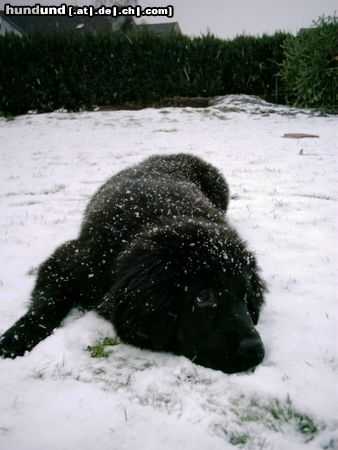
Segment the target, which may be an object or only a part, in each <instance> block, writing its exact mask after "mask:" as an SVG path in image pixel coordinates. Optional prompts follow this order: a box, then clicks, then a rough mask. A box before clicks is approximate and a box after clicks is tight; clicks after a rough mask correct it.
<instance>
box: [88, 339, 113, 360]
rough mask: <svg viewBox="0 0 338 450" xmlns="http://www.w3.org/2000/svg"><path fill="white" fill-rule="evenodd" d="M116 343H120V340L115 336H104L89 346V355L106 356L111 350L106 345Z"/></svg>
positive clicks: (110, 345)
mask: <svg viewBox="0 0 338 450" xmlns="http://www.w3.org/2000/svg"><path fill="white" fill-rule="evenodd" d="M118 344H120V341H119V340H118V339H117V338H109V337H105V338H104V339H102V341H100V342H98V343H97V344H96V345H94V346H93V347H89V351H90V356H91V357H92V358H108V356H109V355H110V353H111V351H109V349H107V347H113V346H115V345H118Z"/></svg>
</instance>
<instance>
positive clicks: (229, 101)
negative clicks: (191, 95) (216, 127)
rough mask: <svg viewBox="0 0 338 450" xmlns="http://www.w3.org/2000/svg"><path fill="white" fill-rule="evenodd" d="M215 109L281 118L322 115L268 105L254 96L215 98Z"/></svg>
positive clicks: (310, 111) (307, 110) (272, 104)
mask: <svg viewBox="0 0 338 450" xmlns="http://www.w3.org/2000/svg"><path fill="white" fill-rule="evenodd" d="M211 105H212V106H213V107H214V108H215V109H217V110H219V111H221V112H246V113H249V114H261V115H269V114H276V113H277V114H280V115H282V116H296V115H297V114H306V115H310V116H320V115H323V113H322V112H320V111H317V110H314V109H300V108H291V107H289V106H286V105H276V104H274V103H268V102H266V101H265V100H263V99H261V98H259V97H256V96H255V95H245V94H241V95H225V96H223V97H215V99H214V100H213V101H212V104H211Z"/></svg>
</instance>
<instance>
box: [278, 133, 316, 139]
mask: <svg viewBox="0 0 338 450" xmlns="http://www.w3.org/2000/svg"><path fill="white" fill-rule="evenodd" d="M283 137H285V138H290V139H303V138H319V136H318V135H317V134H307V133H285V134H284V135H283Z"/></svg>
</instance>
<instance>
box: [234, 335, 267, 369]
mask: <svg viewBox="0 0 338 450" xmlns="http://www.w3.org/2000/svg"><path fill="white" fill-rule="evenodd" d="M238 353H239V355H240V357H241V358H243V359H245V360H246V361H247V362H248V363H250V365H252V366H255V365H257V364H259V363H260V362H261V361H262V360H263V358H264V354H265V352H264V346H263V343H262V341H261V339H260V338H259V337H258V336H254V337H250V338H244V339H242V340H241V341H240V343H239V346H238Z"/></svg>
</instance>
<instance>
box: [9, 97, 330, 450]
mask: <svg viewBox="0 0 338 450" xmlns="http://www.w3.org/2000/svg"><path fill="white" fill-rule="evenodd" d="M293 132H302V133H310V134H316V135H319V138H318V139H285V138H283V137H282V136H283V135H284V134H285V133H293ZM337 134H338V133H337V127H336V119H335V118H334V117H332V116H326V117H325V116H321V115H319V114H315V113H313V112H311V111H305V110H295V109H292V110H288V108H286V107H274V106H272V105H269V104H265V103H264V102H261V101H259V100H258V99H256V98H250V97H247V96H240V97H239V96H237V97H234V96H228V97H226V98H221V99H220V98H218V99H217V101H216V102H215V105H214V106H212V107H210V108H207V109H192V108H182V109H180V108H177V109H175V108H165V109H162V110H156V109H145V110H142V111H112V112H83V113H66V112H55V113H51V114H41V115H25V116H20V117H17V118H15V120H14V121H10V122H6V121H5V120H4V119H0V143H1V144H0V162H1V173H0V176H1V180H2V183H1V185H0V208H1V210H0V212H1V214H0V217H1V219H0V254H1V260H0V333H2V332H4V331H5V330H6V329H7V328H8V327H9V326H10V325H12V324H13V323H14V321H15V320H16V319H18V318H19V317H20V316H21V315H22V314H23V313H24V312H25V311H26V308H27V302H28V300H29V293H30V291H31V289H32V287H33V284H34V277H35V272H36V270H35V268H36V266H38V265H39V264H40V263H41V262H42V261H43V260H44V259H45V258H46V257H47V256H48V255H49V254H50V253H51V252H52V251H53V249H54V248H55V247H56V246H57V245H59V244H61V243H62V242H64V241H65V240H68V239H72V238H74V237H76V236H77V233H78V230H79V226H80V223H81V218H82V214H83V211H84V208H85V206H86V203H87V202H88V199H89V198H90V196H91V195H92V194H93V193H94V192H95V190H96V189H97V188H98V187H99V186H100V185H101V184H102V183H103V182H104V181H105V180H106V179H107V178H108V177H110V176H111V175H113V174H114V173H116V172H118V171H119V170H121V169H123V168H125V167H127V166H129V165H131V164H134V163H137V162H139V161H141V160H143V159H144V158H146V157H147V156H150V155H152V154H155V153H163V154H164V153H172V152H190V153H195V154H196V155H198V156H201V157H203V158H205V159H206V160H208V161H209V162H211V163H213V164H214V165H216V166H217V167H218V168H219V169H220V170H221V171H222V172H223V174H224V175H225V177H226V178H227V180H228V182H229V185H230V189H231V201H230V206H229V211H228V215H229V218H230V221H231V222H232V224H233V225H234V226H235V228H236V229H237V230H238V231H239V233H240V235H241V236H243V237H244V238H245V239H246V240H247V241H248V243H249V247H250V248H251V249H252V250H253V251H255V252H256V254H257V258H258V262H259V264H260V266H261V268H262V273H263V277H264V278H265V280H266V281H267V283H268V286H269V293H268V295H267V299H266V305H265V307H264V309H263V312H262V315H261V319H260V322H259V324H258V327H257V328H258V331H259V333H260V334H261V337H262V339H263V342H264V343H265V347H266V357H265V359H264V361H263V363H262V364H261V365H260V366H259V367H258V368H257V369H256V370H255V371H254V372H253V373H242V374H233V375H227V374H224V373H222V372H218V371H213V370H211V369H206V368H203V367H199V366H197V365H194V364H193V363H192V362H190V361H189V360H187V359H186V358H184V357H179V356H174V355H169V354H160V353H154V352H150V351H144V350H140V349H137V348H133V347H131V346H127V345H124V344H119V345H116V346H114V347H111V348H110V356H109V357H108V358H93V357H91V355H90V352H89V351H88V346H91V345H95V344H96V343H97V342H98V341H99V340H100V339H102V338H103V337H105V336H110V337H114V336H115V334H114V330H113V327H112V326H111V325H110V324H109V323H108V322H107V321H105V320H104V319H102V318H100V317H99V316H98V315H97V314H96V313H94V312H93V311H91V312H88V313H81V312H79V311H76V310H74V311H72V313H71V314H70V316H69V317H68V318H67V319H66V320H65V321H64V323H63V326H62V327H60V328H59V329H57V330H56V331H55V332H54V333H53V335H52V336H50V337H49V338H47V339H46V340H45V341H43V342H41V343H40V344H39V345H38V346H37V347H36V348H35V349H34V350H33V351H32V352H30V353H27V354H26V355H25V356H24V357H20V358H17V359H15V360H4V359H2V360H0V384H1V390H0V449H1V450H45V449H47V448H48V449H49V450H53V449H55V450H73V449H81V450H92V449H99V450H106V449H107V450H108V449H109V450H124V449H125V450H133V449H135V448H139V449H140V450H153V449H154V450H155V449H159V448H160V449H161V450H166V449H168V450H171V449H175V450H177V449H187V450H189V449H197V450H203V449H208V450H209V449H212V450H213V449H215V450H219V449H223V450H224V449H227V448H234V444H236V443H237V444H239V447H241V446H242V447H244V448H248V449H285V448H288V449H291V450H293V449H321V448H323V449H324V448H331V449H333V448H338V420H337V413H336V411H337V398H338V383H337V370H338V364H337V305H336V303H337V266H338V264H337V261H338V258H337V223H338V221H337V215H338V208H337V201H338V195H337V178H338V177H337V168H338V164H337V146H336V143H337V138H338V136H337ZM301 150H302V151H301ZM289 401H291V402H292V408H293V409H294V411H296V413H295V414H294V415H292V414H291V415H290V414H289V415H287V414H286V415H284V416H283V415H282V416H283V417H279V418H278V417H276V415H274V414H272V413H271V409H272V405H274V404H275V403H274V402H279V404H281V405H284V406H285V405H287V404H288V402H289ZM297 414H298V416H297ZM300 416H302V417H309V418H311V420H312V421H313V423H314V424H315V425H316V427H317V432H316V433H310V434H309V433H307V434H306V433H302V432H301V431H300V428H299V426H298V425H299V417H300Z"/></svg>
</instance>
